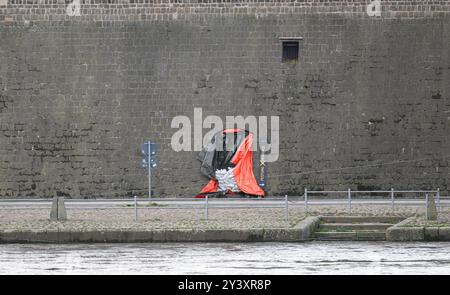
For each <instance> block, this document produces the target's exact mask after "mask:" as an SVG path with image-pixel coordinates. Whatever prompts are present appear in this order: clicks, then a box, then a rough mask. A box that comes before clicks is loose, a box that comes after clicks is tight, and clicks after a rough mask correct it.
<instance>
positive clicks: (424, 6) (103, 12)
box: [0, 0, 450, 22]
mask: <svg viewBox="0 0 450 295" xmlns="http://www.w3.org/2000/svg"><path fill="white" fill-rule="evenodd" d="M0 1H1V2H0V21H6V22H8V21H12V22H15V21H19V22H20V21H24V20H28V21H49V20H50V21H56V20H73V19H74V18H75V19H76V20H77V21H87V22H90V21H137V20H180V19H181V20H183V19H189V18H192V17H202V18H204V17H218V16H222V15H227V16H230V15H231V16H239V15H256V16H261V17H263V16H268V15H287V14H288V15H289V14H301V15H302V14H310V13H315V14H330V13H340V14H345V15H348V16H352V17H364V16H366V7H367V5H368V4H369V3H370V2H371V1H369V0H278V1H264V0H247V1H245V0H244V1H242V0H80V1H81V15H80V16H76V17H73V16H68V15H67V14H66V8H67V5H68V4H69V3H71V2H72V1H70V0H0ZM5 4H6V6H5ZM2 7H3V8H2ZM382 11H383V17H384V18H417V17H435V16H445V15H448V14H449V13H450V3H449V1H448V0H447V1H439V0H429V1H411V0H403V1H397V0H384V1H382Z"/></svg>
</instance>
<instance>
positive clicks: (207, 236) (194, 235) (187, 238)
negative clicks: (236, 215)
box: [0, 217, 320, 243]
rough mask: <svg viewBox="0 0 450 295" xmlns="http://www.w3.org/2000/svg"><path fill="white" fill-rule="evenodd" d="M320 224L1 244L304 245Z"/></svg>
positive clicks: (13, 234)
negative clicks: (184, 243) (197, 243)
mask: <svg viewBox="0 0 450 295" xmlns="http://www.w3.org/2000/svg"><path fill="white" fill-rule="evenodd" d="M319 220H320V219H319V218H318V217H307V218H305V219H304V220H302V221H301V222H299V224H297V225H296V226H295V227H293V228H265V229H217V230H197V229H154V230H148V231H133V230H112V231H10V232H0V243H152V242H301V241H306V240H309V239H310V238H311V235H312V234H313V232H314V230H315V229H316V228H317V227H318V225H319Z"/></svg>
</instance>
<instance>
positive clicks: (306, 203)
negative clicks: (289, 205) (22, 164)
mask: <svg viewBox="0 0 450 295" xmlns="http://www.w3.org/2000/svg"><path fill="white" fill-rule="evenodd" d="M305 212H308V189H307V188H305Z"/></svg>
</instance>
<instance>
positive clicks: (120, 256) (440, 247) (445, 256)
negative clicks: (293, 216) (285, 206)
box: [0, 242, 450, 275]
mask: <svg viewBox="0 0 450 295" xmlns="http://www.w3.org/2000/svg"><path fill="white" fill-rule="evenodd" d="M0 274H225V275H229V274H233V275H239V274H450V243H383V242H306V243H206V244H205V243H162V244H73V245H72V244H71V245H57V244H27V245H21V244H3V245H0Z"/></svg>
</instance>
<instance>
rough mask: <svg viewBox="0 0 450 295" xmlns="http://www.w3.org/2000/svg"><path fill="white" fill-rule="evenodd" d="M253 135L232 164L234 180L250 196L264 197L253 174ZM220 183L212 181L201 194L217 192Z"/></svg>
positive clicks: (227, 130) (241, 147)
mask: <svg viewBox="0 0 450 295" xmlns="http://www.w3.org/2000/svg"><path fill="white" fill-rule="evenodd" d="M237 131H240V129H226V130H224V131H223V132H224V133H229V132H237ZM252 144H253V134H252V133H249V134H248V136H247V137H246V138H245V139H244V141H243V142H242V144H241V145H240V146H239V147H238V149H237V151H236V153H235V154H234V156H233V158H232V159H231V162H232V163H233V164H234V165H235V167H234V169H233V174H234V178H235V180H236V184H237V185H238V187H239V189H240V190H241V191H242V192H244V193H246V194H249V195H257V196H264V191H263V190H262V189H261V188H260V187H259V185H258V183H257V182H256V179H255V175H254V174H253V150H252ZM217 187H218V181H217V179H211V180H210V181H209V182H208V184H207V185H206V186H205V187H203V189H202V191H201V193H214V192H217Z"/></svg>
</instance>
